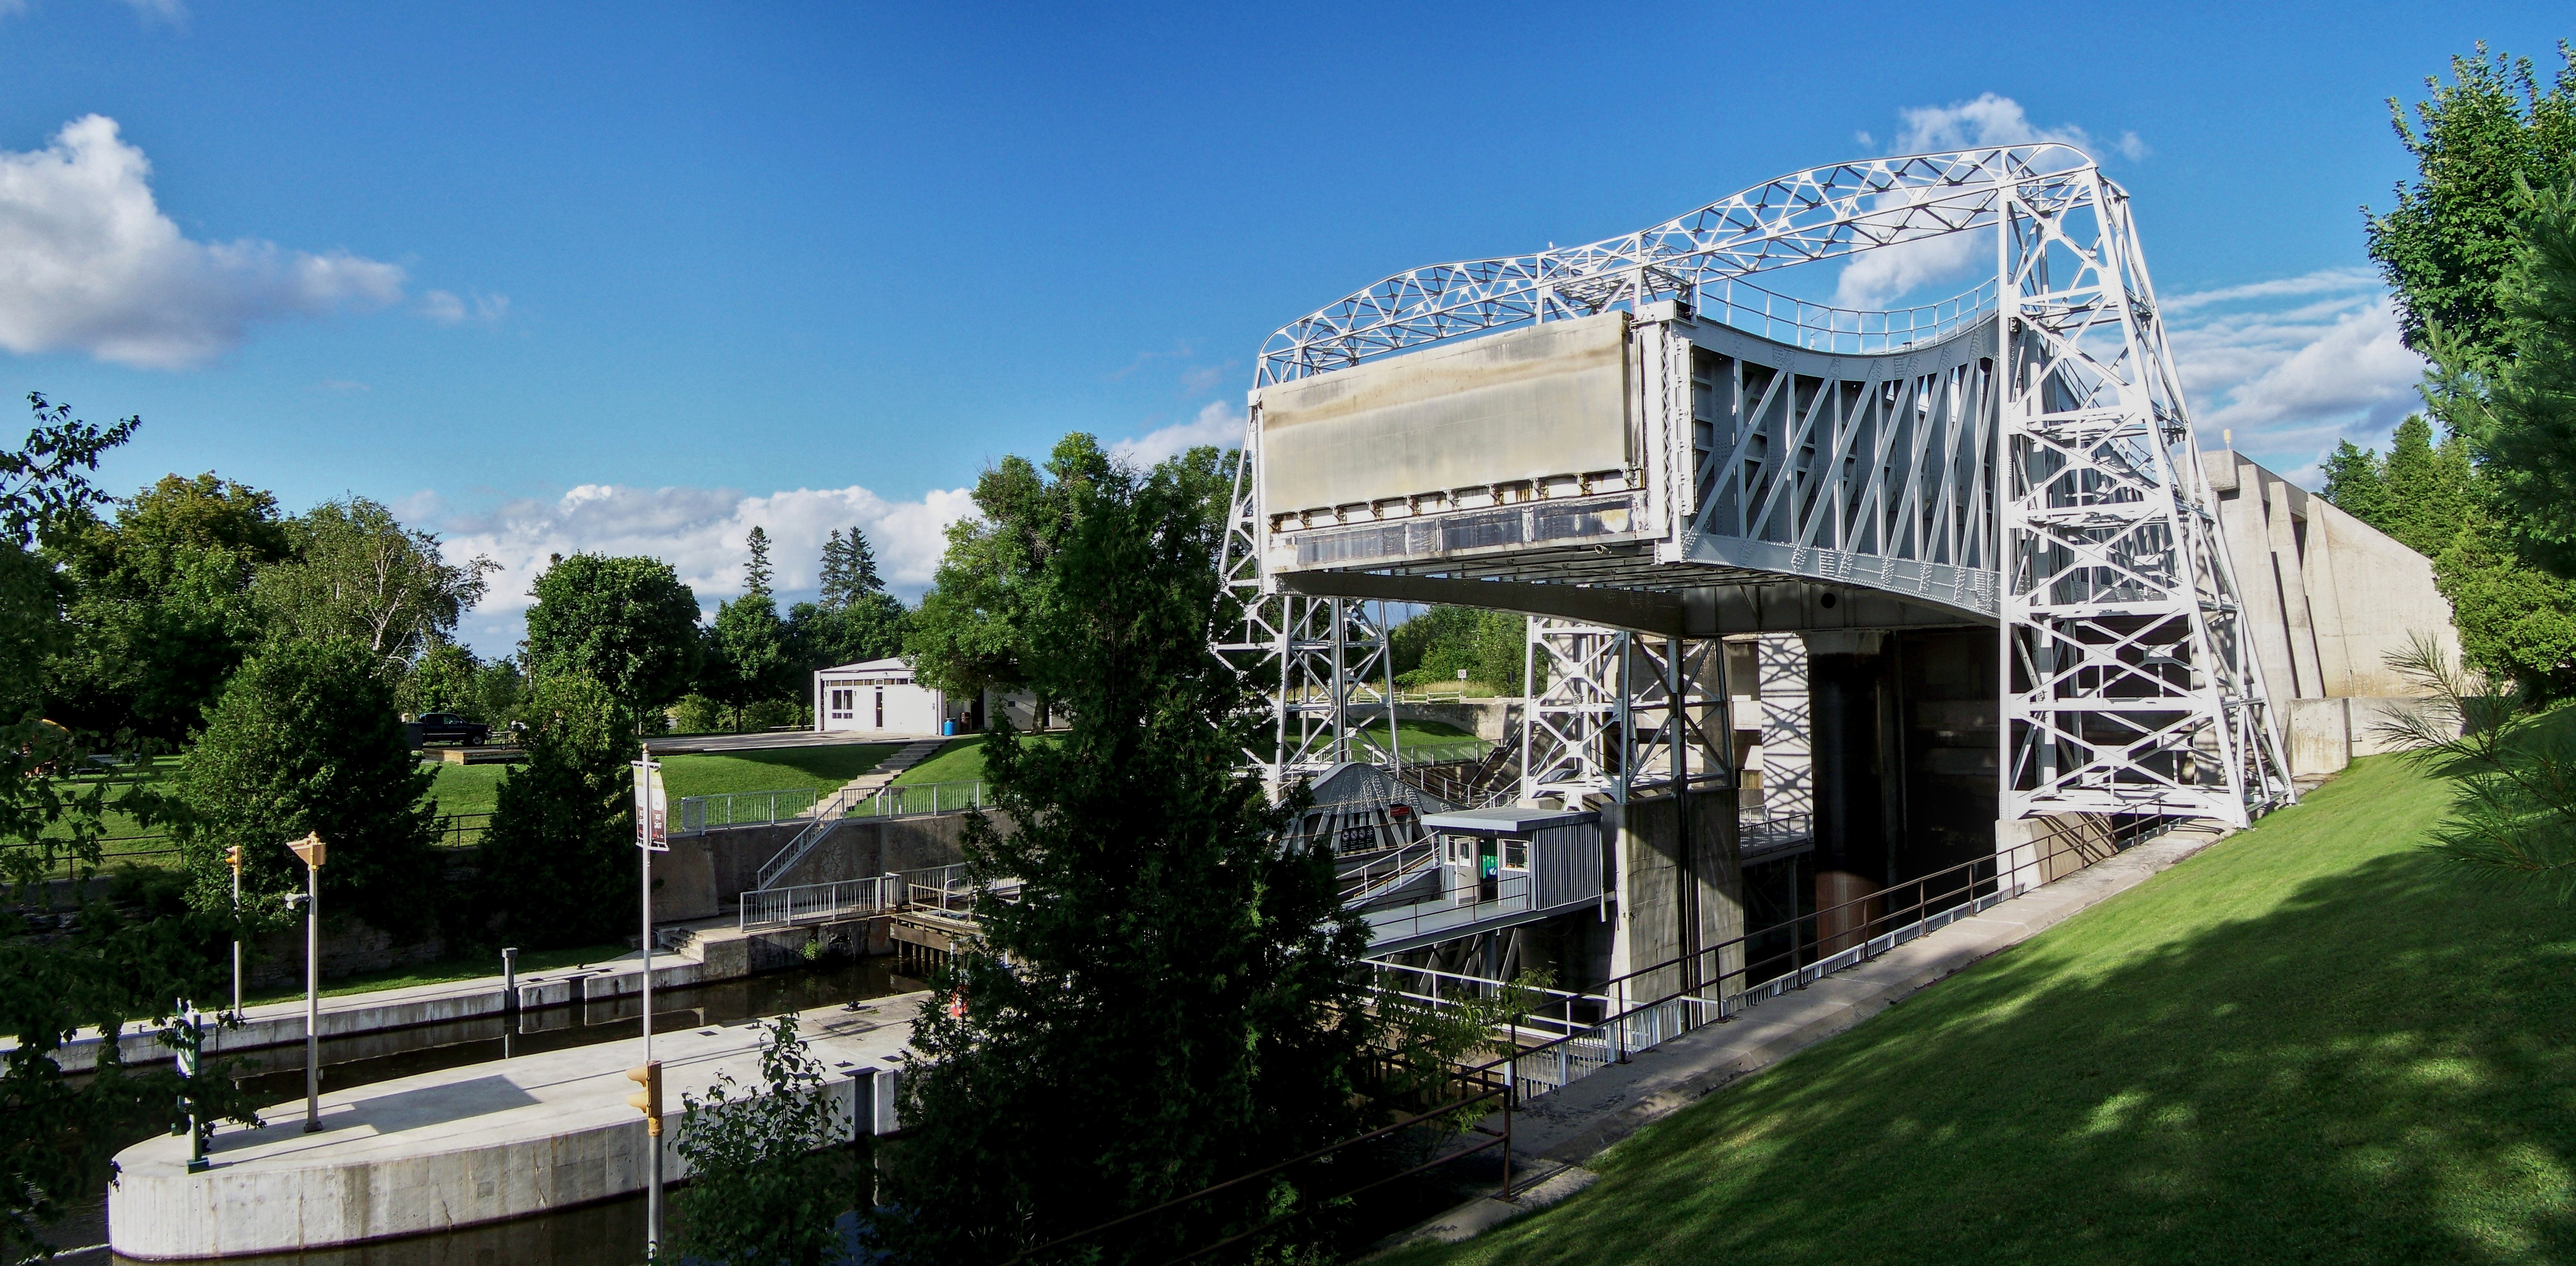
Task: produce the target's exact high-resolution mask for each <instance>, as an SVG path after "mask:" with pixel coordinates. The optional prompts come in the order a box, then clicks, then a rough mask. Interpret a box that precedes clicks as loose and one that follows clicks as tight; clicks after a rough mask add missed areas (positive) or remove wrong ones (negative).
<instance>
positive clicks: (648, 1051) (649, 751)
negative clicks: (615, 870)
mask: <svg viewBox="0 0 2576 1266" xmlns="http://www.w3.org/2000/svg"><path fill="white" fill-rule="evenodd" d="M669 803H670V802H669V800H668V798H667V797H665V796H664V795H663V794H662V766H661V765H660V764H658V763H656V762H655V761H654V759H653V745H652V744H650V743H647V744H645V745H644V751H643V757H642V759H640V760H638V761H636V762H635V849H636V851H637V852H638V853H640V854H642V855H643V860H644V864H643V866H642V868H641V869H642V870H643V872H644V897H643V907H644V942H643V944H644V1063H643V1065H642V1066H641V1067H638V1068H635V1069H632V1070H630V1071H628V1072H627V1074H626V1076H627V1078H628V1079H629V1080H631V1081H634V1082H636V1083H638V1084H640V1085H641V1086H643V1089H642V1090H640V1091H637V1092H636V1093H635V1094H632V1095H629V1096H627V1099H626V1102H627V1103H628V1104H630V1105H632V1106H634V1107H635V1108H637V1109H640V1110H641V1111H642V1112H643V1113H644V1149H645V1162H644V1166H645V1188H644V1256H645V1258H646V1260H652V1259H655V1258H658V1257H660V1256H661V1253H662V1066H661V1065H660V1064H659V1063H656V1062H655V1061H654V1059H653V854H655V853H661V852H667V851H669V850H670V847H671V845H670V818H669Z"/></svg>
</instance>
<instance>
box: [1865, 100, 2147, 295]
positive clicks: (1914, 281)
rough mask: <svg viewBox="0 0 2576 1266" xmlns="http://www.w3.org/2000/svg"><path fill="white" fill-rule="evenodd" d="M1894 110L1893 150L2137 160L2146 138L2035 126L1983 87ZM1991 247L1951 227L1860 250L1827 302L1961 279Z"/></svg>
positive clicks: (1988, 259)
mask: <svg viewBox="0 0 2576 1266" xmlns="http://www.w3.org/2000/svg"><path fill="white" fill-rule="evenodd" d="M1897 113H1898V115H1899V117H1901V118H1903V119H1904V121H1905V126H1904V127H1902V128H1901V129H1899V130H1898V132H1897V134H1896V138H1895V150H1896V152H1897V153H1900V154H1928V153H1936V152H1940V151H1945V150H1959V149H1974V148H1976V147H1978V146H1981V145H2034V144H2040V143H2043V142H2056V143H2059V144H2063V145H2073V146H2075V147H2077V148H2079V149H2082V150H2085V151H2087V152H2097V151H2101V150H2105V149H2107V150H2109V151H2111V152H2113V153H2117V154H2119V155H2121V156H2122V157H2125V158H2129V159H2138V158H2143V157H2145V156H2146V153H2147V146H2146V142H2144V141H2142V140H2140V139H2138V134H2137V133H2135V132H2122V133H2121V134H2120V135H2119V137H2118V139H2116V140H2112V141H2107V142H2097V141H2096V140H2094V138H2093V137H2092V136H2091V135H2090V134H2088V133H2086V132H2085V130H2084V129H2082V128H2080V127H2077V126H2075V125H2074V124H2072V123H2069V124H2064V125H2062V126H2058V127H2041V126H2039V125H2038V124H2035V123H2033V122H2031V121H2030V114H2029V112H2028V111H2026V110H2024V109H2022V106H2021V103H2020V102H2018V101H2015V100H2013V99H2012V98H2010V97H2005V96H1998V95H1996V94H1994V93H1991V92H1988V93H1981V94H1979V95H1978V96H1977V97H1976V98H1975V99H1974V100H1971V101H1960V102H1954V103H1952V104H1950V105H1946V106H1917V107H1915V108H1913V109H1908V110H1900V111H1898V112H1897ZM1855 136H1856V137H1857V139H1858V140H1859V141H1860V143H1861V144H1863V145H1868V144H1869V143H1870V140H1869V136H1870V134H1869V133H1867V132H1860V133H1856V134H1855ZM1993 252H1994V238H1993V236H1992V235H1991V234H1988V233H1951V234H1947V235H1945V236H1942V237H1935V238H1924V239H1921V240H1919V241H1912V242H1904V243H1900V244H1898V245H1895V246H1882V247H1878V248H1876V249H1874V250H1867V251H1863V252H1861V253H1860V254H1858V255H1855V256H1853V257H1852V259H1851V262H1850V263H1848V264H1846V265H1844V266H1843V270H1842V272H1841V274H1840V275H1839V276H1838V277H1836V279H1835V281H1834V300H1833V301H1834V305H1835V306H1836V307H1843V308H1860V309H1864V310H1875V309H1878V308H1882V307H1884V306H1886V305H1887V304H1889V303H1890V302H1892V301H1894V300H1896V299H1899V298H1902V297H1904V296H1906V295H1907V294H1910V293H1912V292H1913V291H1914V290H1915V289H1916V288H1917V287H1923V286H1933V285H1938V284H1942V283H1949V282H1957V281H1961V280H1963V279H1965V278H1966V277H1968V276H1969V275H1971V274H1973V273H1975V272H1977V271H1979V269H1980V267H1981V266H1984V267H1988V268H1990V267H1991V266H1992V263H1993V258H1994V255H1993Z"/></svg>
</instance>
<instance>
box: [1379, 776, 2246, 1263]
mask: <svg viewBox="0 0 2576 1266" xmlns="http://www.w3.org/2000/svg"><path fill="white" fill-rule="evenodd" d="M2227 834H2228V832H2226V831H2224V830H2220V829H2217V828H2212V827H2183V828H2178V829H2176V830H2173V831H2171V832H2168V833H2166V834H2165V835H2162V836H2159V837H2157V838H2156V839H2154V840H2150V841H2148V842H2147V843H2144V844H2140V845H2138V846H2136V847H2135V848H2131V849H2129V850H2127V851H2125V852H2122V853H2120V854H2119V855H2117V856H2115V857H2112V858H2110V859H2109V860H2106V861H2102V862H2098V863H2096V864H2094V865H2092V866H2088V867H2086V868H2085V869H2083V870H2080V871H2077V872H2076V873H2074V874H2072V875H2068V876H2067V877H2065V878H2064V879H2060V880H2058V881H2057V882H2056V883H2053V884H2049V885H2046V886H2044V887H2041V888H2038V889H2036V890H2034V891H2032V892H2029V893H2026V894H2024V895H2022V896H2020V897H2017V898H2014V899H2013V900H2011V901H2007V902H2004V903H2003V904H2001V905H1998V906H1996V907H1994V908H1993V909H1990V910H1988V911H1986V912H1985V913H1983V914H1979V915H1975V916H1972V917H1970V918H1965V919H1961V920H1959V921H1958V922H1956V923H1952V924H1949V925H1947V926H1945V927H1942V928H1940V929H1938V930H1936V931H1933V932H1932V933H1930V934H1928V935H1925V936H1921V937H1917V938H1915V939H1914V940H1911V941H1908V942H1906V943H1905V944H1903V945H1900V946H1897V947H1896V948H1895V949H1892V950H1890V951H1888V952H1887V953H1885V954H1882V955H1880V956H1878V957H1877V958H1874V959H1871V960H1870V961H1868V962H1866V963H1862V964H1860V965H1859V966H1856V967H1851V968H1847V969H1845V970H1843V971H1840V972H1837V973H1835V974H1834V975H1831V976H1828V977H1826V978H1824V979H1823V980H1819V981H1816V982H1815V983H1813V984H1810V985H1808V986H1807V987H1806V988H1804V989H1801V990H1798V991H1796V992H1794V993H1790V994H1787V995H1785V996H1782V997H1778V998H1772V999H1769V1000H1767V1001H1764V1002H1761V1003H1759V1004H1757V1005H1755V1006H1753V1007H1751V1008H1749V1009H1747V1010H1745V1011H1743V1012H1741V1013H1739V1014H1738V1015H1736V1016H1735V1018H1733V1019H1731V1020H1728V1021H1727V1022H1725V1023H1723V1024H1710V1025H1705V1026H1702V1027H1701V1028H1698V1029H1694V1030H1692V1031H1691V1032H1689V1033H1686V1034H1683V1035H1682V1036H1680V1037H1677V1038H1674V1039H1673V1040H1671V1041H1668V1042H1665V1043H1664V1044H1662V1045H1661V1046H1657V1047H1655V1048H1654V1049H1652V1050H1647V1051H1641V1052H1638V1053H1637V1054H1634V1055H1631V1056H1630V1057H1629V1061H1628V1062H1627V1063H1625V1064H1613V1065H1611V1066H1609V1067H1607V1068H1603V1069H1601V1070H1600V1071H1598V1072H1595V1073H1593V1074H1591V1075H1590V1076H1588V1077H1585V1078H1583V1079H1582V1080H1579V1081H1577V1082H1575V1083H1574V1084H1573V1085H1570V1086H1567V1087H1566V1088H1565V1089H1563V1090H1559V1091H1556V1092H1554V1093H1552V1094H1548V1095H1545V1096H1542V1097H1540V1098H1539V1099H1537V1100H1535V1101H1533V1102H1532V1103H1531V1104H1530V1105H1529V1106H1527V1107H1525V1108H1522V1109H1520V1110H1519V1111H1518V1112H1516V1113H1514V1114H1513V1118H1514V1119H1513V1122H1512V1143H1513V1146H1512V1152H1513V1155H1514V1156H1516V1157H1523V1156H1525V1157H1528V1158H1529V1159H1530V1160H1531V1161H1535V1162H1537V1163H1536V1164H1533V1165H1531V1166H1530V1168H1529V1170H1528V1171H1527V1172H1528V1175H1529V1178H1530V1179H1532V1180H1534V1181H1533V1189H1534V1190H1533V1196H1534V1198H1532V1199H1527V1200H1521V1201H1515V1202H1514V1203H1513V1204H1509V1205H1507V1204H1504V1203H1503V1202H1502V1201H1499V1200H1495V1199H1491V1198H1485V1199H1479V1200H1473V1201H1469V1202H1468V1203H1466V1204H1463V1205H1460V1206H1459V1207H1458V1208H1456V1209H1452V1210H1450V1211H1449V1212H1448V1213H1447V1214H1445V1215H1443V1216H1441V1217H1439V1218H1436V1219H1434V1220H1432V1221H1431V1222H1429V1223H1426V1224H1424V1225H1423V1226H1421V1227H1419V1228H1417V1229H1415V1230H1414V1231H1412V1232H1410V1233H1408V1234H1406V1235H1405V1236H1403V1237H1401V1238H1402V1239H1404V1240H1408V1241H1409V1240H1417V1239H1428V1240H1438V1241H1442V1242H1454V1241H1456V1240H1461V1239H1465V1238H1467V1237H1469V1236H1472V1235H1475V1234H1477V1233H1478V1232H1480V1231H1483V1230H1485V1229H1486V1228H1488V1227H1491V1226H1494V1225H1496V1224H1498V1223H1501V1222H1503V1221H1506V1220H1508V1219H1510V1218H1512V1217H1514V1216H1517V1215H1518V1214H1521V1213H1525V1212H1528V1211H1529V1210H1531V1209H1534V1208H1539V1207H1543V1206H1544V1205H1546V1204H1550V1203H1554V1201H1555V1200H1558V1199H1562V1198H1564V1197H1565V1196H1567V1195H1571V1194H1573V1193H1574V1192H1576V1191H1579V1190H1581V1189H1582V1188H1583V1187H1584V1186H1586V1185H1588V1184H1589V1182H1590V1180H1591V1175H1590V1174H1589V1172H1588V1171H1584V1170H1582V1169H1581V1168H1580V1166H1581V1164H1582V1163H1583V1162H1584V1161H1587V1160H1590V1159H1591V1158H1592V1157H1594V1156H1596V1155H1598V1154H1600V1153H1601V1152H1602V1151H1603V1150H1604V1149H1607V1148H1608V1147H1609V1146H1610V1145H1611V1144H1613V1143H1616V1142H1618V1141H1619V1140H1621V1139H1624V1138H1626V1137H1628V1136H1629V1135H1631V1134H1634V1133H1636V1132H1637V1131H1638V1130H1640V1129H1643V1128H1645V1127H1646V1126H1647V1125H1649V1124H1651V1123H1653V1122H1656V1121H1660V1120H1662V1119H1663V1118H1665V1117H1668V1116H1670V1115H1672V1114H1673V1113H1675V1112H1678V1111H1680V1110H1681V1109H1683V1108H1685V1107H1687V1106H1689V1105H1690V1104H1692V1103H1693V1102H1696V1101H1697V1100H1698V1099H1700V1098H1701V1097H1702V1096H1704V1095H1707V1094H1708V1093H1710V1092H1711V1091H1714V1090H1717V1089H1719V1088H1721V1087H1723V1086H1725V1085H1727V1084H1728V1083H1730V1082H1733V1081H1735V1080H1736V1079H1737V1078H1740V1077H1742V1076H1744V1075H1745V1074H1747V1073H1751V1072H1756V1071H1758V1070H1760V1069H1763V1068H1767V1067H1769V1066H1771V1065H1772V1064H1776V1063H1778V1062H1780V1061H1781V1060H1782V1059H1785V1058H1787V1057H1788V1056H1790V1055H1792V1054H1794V1053H1796V1052H1798V1051H1801V1050H1805V1049H1806V1048H1807V1047H1810V1046H1813V1045H1815V1044H1816V1043H1818V1042H1821V1041H1824V1040H1825V1039H1826V1038H1829V1037H1832V1036H1834V1035H1835V1034H1837V1033H1841V1032H1843V1031H1844V1030H1846V1029H1849V1028H1851V1027H1852V1026H1854V1025H1856V1024H1859V1023H1861V1022H1862V1021H1864V1020H1867V1019H1869V1018H1870V1017H1871V1016H1874V1015H1877V1014H1878V1013H1879V1012H1881V1011H1884V1010H1886V1009H1887V1008H1888V1007H1889V1006H1890V1005H1892V1004H1894V1003H1896V1002H1899V1001H1902V1000H1903V999H1905V998H1906V997H1908V996H1910V995H1912V994H1914V993H1916V992H1918V991H1920V990H1922V989H1924V988H1926V987H1928V986H1930V985H1933V984H1935V983H1937V982H1939V981H1940V980H1942V979H1944V978H1946V977H1948V976H1950V975H1952V974H1953V973H1955V972H1958V971H1959V970H1961V969H1963V968H1965V967H1967V966H1969V965H1970V964H1972V963H1975V962H1976V961H1977V960H1979V959H1982V958H1984V957H1986V956H1987V955H1989V954H1993V953H1995V952H1997V951H1999V950H2003V949H2006V948H2009V947H2011V946H2014V945H2018V944H2020V943H2022V942H2023V941H2026V940H2029V939H2030V938H2031V937H2033V936H2036V935H2038V934H2039V933H2041V932H2044V931H2046V930H2048V929H2049V928H2052V927H2055V926H2056V925H2058V924H2059V923H2062V922H2064V921H2065V920H2066V919H2067V918H2068V917H2069V916H2071V915H2073V914H2075V913H2076V912H2078V911H2081V910H2084V909H2087V908H2089V907H2091V906H2095V905H2098V904H2100V903H2102V902H2104V901H2107V900H2109V899H2110V898H2112V897H2115V896H2118V895H2119V894H2121V893H2123V892H2127V891H2128V890H2129V889H2131V888H2134V887H2137V886H2138V885H2139V884H2141V883H2144V882H2146V881H2147V879H2148V878H2149V877H2151V876H2153V875H2155V874H2157V873H2159V872H2161V871H2165V870H2169V869H2171V868H2172V867H2173V866H2174V865H2175V864H2176V863H2179V862H2181V861H2183V860H2184V859H2185V858H2188V857H2191V856H2192V855H2193V854H2196V853H2198V852H2200V851H2201V850H2202V849H2205V848H2208V847H2209V846H2210V845H2212V844H2215V843H2217V842H2218V841H2219V840H2220V839H2223V838H2225V836H2226V835H2227ZM1485 1124H1487V1125H1488V1126H1491V1127H1493V1128H1496V1129H1500V1128H1501V1126H1502V1120H1501V1118H1500V1117H1499V1116H1496V1117H1492V1118H1488V1119H1487V1121H1486V1122H1485Z"/></svg>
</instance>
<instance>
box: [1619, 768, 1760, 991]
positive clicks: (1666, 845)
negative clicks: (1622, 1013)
mask: <svg viewBox="0 0 2576 1266" xmlns="http://www.w3.org/2000/svg"><path fill="white" fill-rule="evenodd" d="M1596 807H1598V808H1599V810H1600V812H1601V826H1602V832H1603V837H1604V838H1605V839H1606V840H1608V841H1609V842H1610V845H1611V847H1612V848H1613V849H1614V850H1616V852H1615V860H1616V862H1617V864H1618V870H1617V879H1616V882H1617V885H1618V892H1617V898H1618V914H1617V917H1618V927H1617V929H1616V931H1615V933H1614V936H1613V939H1612V942H1611V952H1610V974H1611V975H1613V976H1623V975H1626V974H1628V973H1630V972H1633V971H1638V970H1641V969H1643V968H1647V967H1652V966H1654V965H1655V964H1657V963H1661V962H1664V961H1665V960H1667V959H1671V958H1676V957H1679V956H1680V955H1682V954H1685V953H1689V952H1692V951H1696V950H1701V949H1705V948H1708V947H1710V946H1716V945H1720V944H1723V943H1724V942H1727V941H1731V940H1734V939H1735V938H1737V937H1739V936H1742V935H1743V934H1744V930H1745V929H1744V867H1743V862H1742V858H1741V854H1740V852H1739V848H1738V842H1737V829H1736V793H1735V791H1734V790H1732V789H1730V788H1716V789H1711V790H1705V791H1694V792H1691V793H1690V797H1689V802H1688V816H1689V826H1690V842H1689V845H1688V850H1687V853H1685V851H1684V848H1683V845H1682V842H1681V823H1680V821H1679V819H1680V817H1681V816H1682V808H1683V806H1682V805H1681V804H1680V803H1679V802H1677V801H1676V800H1675V798H1674V797H1673V796H1672V795H1670V794H1665V795H1660V796H1649V797H1641V798H1639V799H1635V800H1631V801H1629V802H1628V803H1627V804H1625V805H1620V804H1617V803H1615V802H1607V801H1605V802H1602V803H1600V804H1599V805H1597V806H1596ZM1685 866H1687V867H1688V870H1687V872H1686V871H1685V869H1684V868H1685ZM1743 970H1744V950H1743V947H1742V946H1741V945H1738V946H1734V947H1730V948H1729V949H1727V950H1725V951H1724V952H1723V953H1721V954H1720V955H1719V956H1718V958H1717V960H1716V961H1715V962H1713V963H1710V964H1708V970H1707V971H1706V972H1705V973H1704V978H1703V979H1701V980H1698V981H1694V982H1688V983H1693V984H1701V985H1719V984H1724V985H1726V987H1728V988H1731V989H1740V988H1742V987H1743V983H1744V982H1743V980H1742V978H1741V975H1742V972H1743ZM1684 984H1685V982H1684V980H1683V978H1682V975H1681V972H1680V971H1679V970H1678V969H1669V968H1668V969H1666V970H1663V971H1659V972H1654V973H1650V974H1649V975H1647V976H1646V977H1644V978H1641V979H1639V980H1636V981H1632V982H1630V985H1629V990H1628V993H1629V998H1630V1000H1631V1001H1638V1002H1642V1001H1647V1000H1650V999H1653V998H1657V997H1661V996H1663V995H1664V994H1667V993H1671V992H1674V991H1676V990H1678V989H1680V988H1682V987H1683V986H1684Z"/></svg>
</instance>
